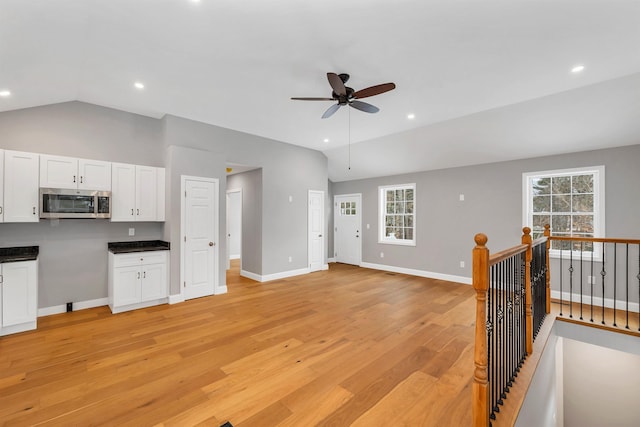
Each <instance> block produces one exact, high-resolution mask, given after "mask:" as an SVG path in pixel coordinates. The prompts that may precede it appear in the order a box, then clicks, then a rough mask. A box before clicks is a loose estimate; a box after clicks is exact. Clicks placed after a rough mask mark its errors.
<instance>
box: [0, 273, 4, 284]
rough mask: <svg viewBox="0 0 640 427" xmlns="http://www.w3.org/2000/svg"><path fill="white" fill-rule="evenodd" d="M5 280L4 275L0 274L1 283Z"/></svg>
mask: <svg viewBox="0 0 640 427" xmlns="http://www.w3.org/2000/svg"><path fill="white" fill-rule="evenodd" d="M3 282H4V277H2V274H0V285H1V284H2V283H3Z"/></svg>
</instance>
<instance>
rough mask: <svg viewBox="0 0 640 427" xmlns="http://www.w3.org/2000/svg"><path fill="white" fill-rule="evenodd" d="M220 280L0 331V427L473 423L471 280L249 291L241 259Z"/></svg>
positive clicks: (356, 281) (340, 271)
mask: <svg viewBox="0 0 640 427" xmlns="http://www.w3.org/2000/svg"><path fill="white" fill-rule="evenodd" d="M227 286H228V289H229V292H228V293H227V294H224V295H218V296H214V297H205V298H199V299H196V300H192V301H187V302H184V303H181V304H175V305H162V306H157V307H151V308H148V309H142V310H135V311H132V312H127V313H121V314H118V315H112V314H111V313H110V312H109V310H108V308H106V307H98V308H95V309H89V310H82V311H78V312H72V313H64V314H60V315H54V316H48V317H44V318H41V319H39V327H38V329H37V330H36V331H30V332H25V333H22V334H16V335H11V336H6V337H0V425H2V426H13V425H17V426H27V425H64V426H68V425H83V426H84V425H118V426H120V425H131V426H147V425H158V426H186V425H189V426H191V425H210V426H218V425H220V424H222V423H224V422H225V421H227V420H228V421H230V422H231V423H232V424H233V425H234V426H275V425H283V426H297V425H304V426H307V425H309V426H310V425H338V426H344V425H349V424H351V423H357V424H359V425H373V426H375V425H381V424H382V420H385V422H384V425H403V424H396V423H395V422H396V421H397V422H402V423H405V425H440V426H441V425H468V424H469V423H470V412H469V408H470V392H468V393H466V394H465V392H466V391H468V387H469V385H470V383H471V375H472V369H473V359H472V356H473V353H472V351H471V349H472V340H473V320H474V315H473V312H472V313H471V314H469V313H468V311H469V310H471V311H472V310H473V304H474V291H473V289H472V288H471V287H470V286H468V285H460V284H455V283H450V282H444V281H440V280H432V279H426V278H421V277H412V276H406V275H403V274H397V273H386V272H380V271H375V270H369V269H364V268H358V267H354V266H349V265H345V264H331V266H330V269H329V270H328V271H321V272H317V273H313V274H309V275H304V276H300V277H291V278H287V279H282V280H276V281H272V282H268V283H258V282H254V281H252V280H249V279H246V278H243V277H241V276H240V275H239V265H238V263H237V261H234V264H233V268H232V270H231V271H230V272H229V275H228V280H227ZM398 408H402V410H401V412H402V413H403V415H402V416H397V417H396V416H395V414H397V412H398ZM432 422H433V424H430V423H432ZM452 422H455V424H452Z"/></svg>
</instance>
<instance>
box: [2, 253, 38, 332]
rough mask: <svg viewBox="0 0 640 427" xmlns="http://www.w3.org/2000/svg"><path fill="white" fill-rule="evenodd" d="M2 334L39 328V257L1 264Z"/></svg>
mask: <svg viewBox="0 0 640 427" xmlns="http://www.w3.org/2000/svg"><path fill="white" fill-rule="evenodd" d="M0 300H1V301H0V335H8V334H13V333H17V332H23V331H29V330H31V329H36V325H37V318H38V261H17V262H7V263H3V264H0Z"/></svg>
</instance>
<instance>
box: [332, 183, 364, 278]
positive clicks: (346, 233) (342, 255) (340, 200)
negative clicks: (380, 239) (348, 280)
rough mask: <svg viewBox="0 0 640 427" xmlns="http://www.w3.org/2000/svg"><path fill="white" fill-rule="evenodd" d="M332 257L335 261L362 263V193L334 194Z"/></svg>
mask: <svg viewBox="0 0 640 427" xmlns="http://www.w3.org/2000/svg"><path fill="white" fill-rule="evenodd" d="M333 206H334V215H333V221H334V239H333V242H334V257H335V260H336V262H342V263H345V264H354V265H360V264H361V263H362V237H361V236H362V195H361V194H346V195H336V196H334V205H333Z"/></svg>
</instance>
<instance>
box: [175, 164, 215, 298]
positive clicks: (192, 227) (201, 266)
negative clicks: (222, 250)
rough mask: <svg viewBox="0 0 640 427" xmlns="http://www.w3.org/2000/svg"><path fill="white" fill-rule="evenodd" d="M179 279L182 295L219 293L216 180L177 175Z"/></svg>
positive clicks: (192, 295)
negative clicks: (179, 206)
mask: <svg viewBox="0 0 640 427" xmlns="http://www.w3.org/2000/svg"><path fill="white" fill-rule="evenodd" d="M181 181H182V186H181V191H182V195H183V197H182V200H183V203H182V209H181V218H182V227H181V239H180V240H181V244H182V245H181V260H182V262H181V266H180V267H181V268H180V271H181V273H180V275H181V282H182V294H183V296H184V299H185V300H186V299H191V298H198V297H202V296H206V295H213V294H215V293H220V292H219V291H221V290H220V289H218V287H219V285H218V281H219V279H218V254H219V242H218V229H219V224H218V221H219V217H220V216H219V211H218V188H219V187H218V180H217V179H214V178H199V177H189V176H184V175H183V176H182V177H181Z"/></svg>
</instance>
